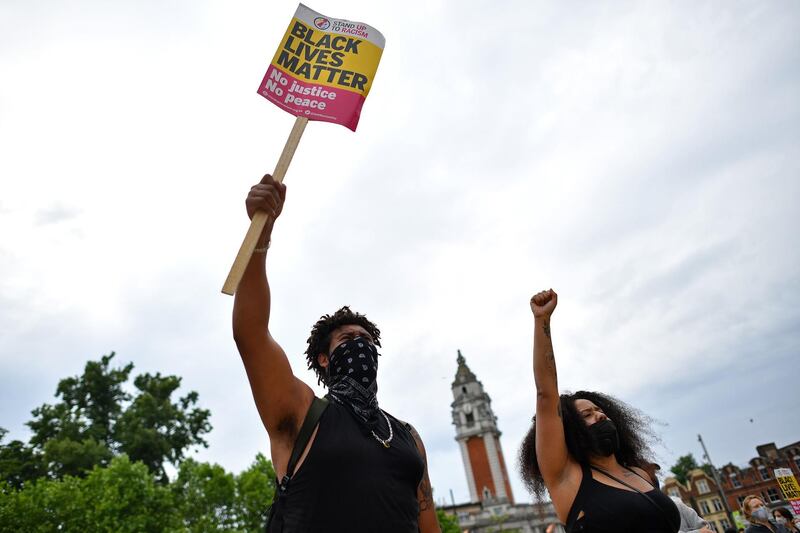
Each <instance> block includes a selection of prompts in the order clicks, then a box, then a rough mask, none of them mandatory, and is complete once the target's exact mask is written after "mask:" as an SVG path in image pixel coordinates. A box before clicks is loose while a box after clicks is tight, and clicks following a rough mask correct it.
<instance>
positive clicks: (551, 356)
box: [545, 348, 558, 377]
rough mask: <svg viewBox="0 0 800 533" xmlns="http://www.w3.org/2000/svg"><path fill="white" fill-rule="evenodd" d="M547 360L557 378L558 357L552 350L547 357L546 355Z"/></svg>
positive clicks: (548, 351)
mask: <svg viewBox="0 0 800 533" xmlns="http://www.w3.org/2000/svg"><path fill="white" fill-rule="evenodd" d="M545 360H546V361H547V366H549V367H550V370H552V371H553V375H554V376H556V377H557V376H558V371H557V370H556V356H555V354H554V353H553V349H552V348H550V349H549V350H547V355H545Z"/></svg>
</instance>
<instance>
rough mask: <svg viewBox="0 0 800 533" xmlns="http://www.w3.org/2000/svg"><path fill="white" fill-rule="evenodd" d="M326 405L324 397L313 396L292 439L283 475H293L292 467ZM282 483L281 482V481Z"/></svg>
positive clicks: (306, 443)
mask: <svg viewBox="0 0 800 533" xmlns="http://www.w3.org/2000/svg"><path fill="white" fill-rule="evenodd" d="M327 407H328V400H327V399H326V398H317V397H316V396H314V401H313V402H311V407H309V408H308V412H307V413H306V418H305V420H303V425H302V426H300V433H298V434H297V440H295V441H294V448H292V455H291V456H290V457H289V464H288V465H287V466H286V475H285V476H284V477H288V478H290V479H291V477H292V476H293V475H294V467H295V465H296V464H297V461H298V460H299V459H300V456H301V455H303V450H305V449H306V446H308V441H309V439H311V434H312V433H314V428H315V427H317V422H319V419H320V417H321V416H322V413H323V412H325V409H327ZM281 484H283V482H281Z"/></svg>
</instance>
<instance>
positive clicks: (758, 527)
mask: <svg viewBox="0 0 800 533" xmlns="http://www.w3.org/2000/svg"><path fill="white" fill-rule="evenodd" d="M742 514H744V517H745V519H746V520H747V521H748V522H750V525H749V526H747V529H745V530H744V533H789V530H788V529H786V528H785V527H783V525H781V524H773V523H772V522H770V521H769V517H770V516H771V514H770V512H769V509H767V506H766V505H764V501H763V500H762V499H761V498H759V497H758V496H754V495H750V496H747V497H746V498H745V499H744V501H742Z"/></svg>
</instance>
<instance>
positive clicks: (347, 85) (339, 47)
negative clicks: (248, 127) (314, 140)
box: [258, 4, 386, 131]
mask: <svg viewBox="0 0 800 533" xmlns="http://www.w3.org/2000/svg"><path fill="white" fill-rule="evenodd" d="M385 43H386V40H385V39H384V37H383V35H381V33H380V32H379V31H378V30H376V29H375V28H373V27H371V26H368V25H366V24H362V23H360V22H351V21H349V20H343V19H334V18H329V17H326V16H324V15H322V14H320V13H317V12H316V11H314V10H312V9H309V8H308V7H306V6H304V5H303V4H300V5H299V6H298V8H297V11H296V12H295V14H294V17H293V18H292V22H291V23H290V24H289V28H288V29H287V30H286V34H285V35H284V36H283V39H282V40H281V44H280V47H279V48H278V51H277V52H275V56H274V57H273V58H272V62H271V63H270V66H269V68H268V69H267V73H266V74H265V75H264V79H263V80H262V81H261V85H260V86H259V88H258V93H259V94H260V95H262V96H263V97H265V98H266V99H268V100H269V101H271V102H272V103H274V104H275V105H277V106H278V107H280V108H281V109H283V110H285V111H288V112H289V113H291V114H293V115H295V116H298V117H306V118H308V119H309V120H321V121H325V122H333V123H335V124H341V125H342V126H346V127H348V128H350V129H351V130H353V131H355V129H356V126H357V125H358V119H359V117H360V116H361V107H362V106H363V105H364V100H365V99H366V98H367V94H369V90H370V87H371V86H372V81H373V79H374V77H375V72H376V71H377V70H378V62H379V61H380V59H381V54H382V53H383V48H384V45H385Z"/></svg>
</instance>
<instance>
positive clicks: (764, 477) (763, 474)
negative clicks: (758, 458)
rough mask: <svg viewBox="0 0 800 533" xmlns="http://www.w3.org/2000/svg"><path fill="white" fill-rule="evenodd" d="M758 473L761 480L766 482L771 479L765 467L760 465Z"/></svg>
mask: <svg viewBox="0 0 800 533" xmlns="http://www.w3.org/2000/svg"><path fill="white" fill-rule="evenodd" d="M758 472H759V473H760V474H761V480H762V481H766V480H768V479H769V470H767V467H766V466H764V465H759V467H758Z"/></svg>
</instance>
